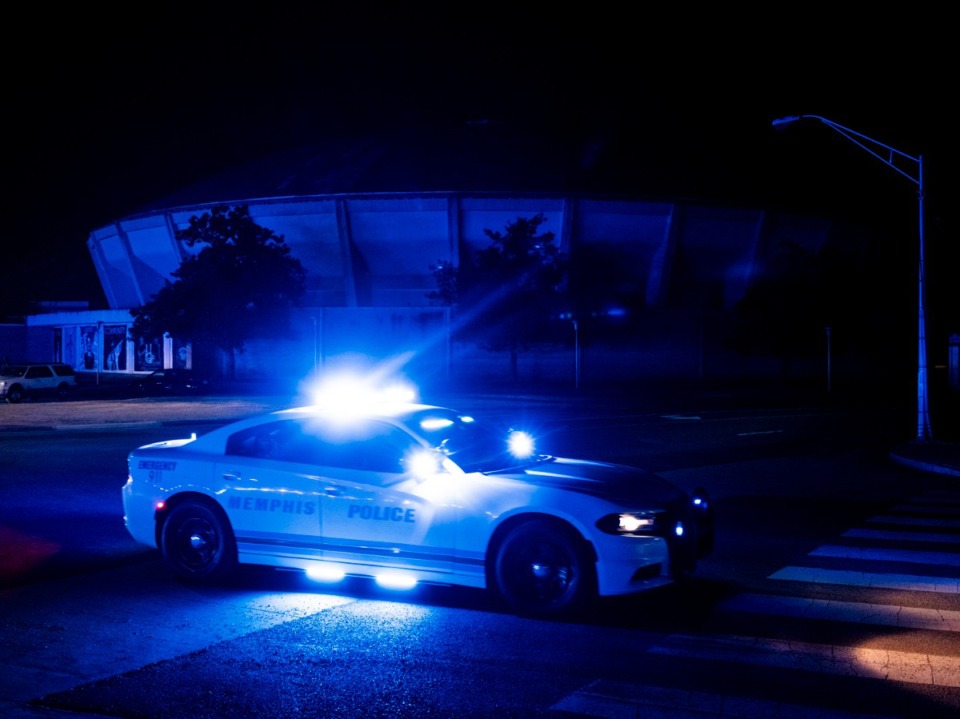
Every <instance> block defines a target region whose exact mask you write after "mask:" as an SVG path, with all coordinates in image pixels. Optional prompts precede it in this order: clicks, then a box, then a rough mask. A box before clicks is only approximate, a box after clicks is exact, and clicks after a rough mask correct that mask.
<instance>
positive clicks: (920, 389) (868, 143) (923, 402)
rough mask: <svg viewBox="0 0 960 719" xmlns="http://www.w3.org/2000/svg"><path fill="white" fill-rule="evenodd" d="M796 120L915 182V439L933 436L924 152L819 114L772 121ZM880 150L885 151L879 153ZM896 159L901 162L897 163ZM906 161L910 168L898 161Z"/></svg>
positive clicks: (931, 437)
mask: <svg viewBox="0 0 960 719" xmlns="http://www.w3.org/2000/svg"><path fill="white" fill-rule="evenodd" d="M798 120H817V121H819V122H822V123H823V124H824V125H826V126H827V127H829V128H830V129H831V130H833V131H835V132H837V133H839V134H840V135H843V137H845V138H846V139H848V140H850V142H852V143H854V144H855V145H857V146H858V147H860V148H862V149H864V150H866V151H867V152H869V153H870V154H871V155H873V156H874V157H876V158H877V159H878V160H880V161H881V162H882V163H883V164H885V165H886V166H887V167H890V168H892V169H893V170H895V171H896V172H898V173H899V174H901V175H903V176H904V177H906V178H907V179H908V180H910V181H911V182H912V183H913V184H915V185H916V186H917V198H918V200H919V212H920V253H919V254H920V270H919V280H918V291H919V303H918V313H919V315H918V323H917V353H918V354H917V439H918V440H921V441H924V442H927V441H930V440H931V439H933V430H932V428H931V427H930V411H929V389H928V386H927V339H926V319H925V317H924V299H923V298H924V289H923V275H924V266H923V258H924V251H923V156H922V155H917V156H916V157H913V156H911V155H908V154H906V153H905V152H901V151H900V150H897V149H895V148H893V147H890V146H889V145H885V144H883V143H882V142H879V141H877V140H874V139H873V138H870V137H867V136H866V135H863V134H861V133H859V132H855V131H854V130H851V129H850V128H847V127H844V126H843V125H838V124H837V123H835V122H833V121H832V120H828V119H827V118H825V117H820V116H819V115H791V116H789V117H781V118H777V119H776V120H774V121H773V123H772V124H773V126H774V127H782V126H783V125H789V124H790V123H793V122H797V121H798ZM881 150H883V151H885V152H883V153H881ZM898 162H899V163H900V164H898ZM901 164H903V165H906V166H907V168H909V170H907V169H904V168H903V167H901V166H900V165H901Z"/></svg>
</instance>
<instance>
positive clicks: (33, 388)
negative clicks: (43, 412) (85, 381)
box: [0, 362, 77, 404]
mask: <svg viewBox="0 0 960 719" xmlns="http://www.w3.org/2000/svg"><path fill="white" fill-rule="evenodd" d="M76 388H77V375H76V373H75V372H74V371H73V367H71V366H70V365H66V364H59V363H56V362H28V363H24V364H16V365H6V366H4V367H0V399H6V400H7V402H10V403H11V404H17V403H18V402H21V401H23V400H24V399H27V398H35V397H56V398H58V399H65V398H66V397H67V395H69V394H70V393H71V392H72V391H73V390H75V389H76Z"/></svg>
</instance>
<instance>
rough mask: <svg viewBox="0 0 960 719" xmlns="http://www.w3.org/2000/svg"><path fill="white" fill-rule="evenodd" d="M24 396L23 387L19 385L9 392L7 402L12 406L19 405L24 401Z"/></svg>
mask: <svg viewBox="0 0 960 719" xmlns="http://www.w3.org/2000/svg"><path fill="white" fill-rule="evenodd" d="M24 396H25V395H24V391H23V387H21V386H20V385H18V384H15V385H13V387H11V388H10V389H8V390H7V402H9V403H10V404H19V403H20V402H22V401H23V398H24Z"/></svg>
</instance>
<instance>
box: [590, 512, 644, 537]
mask: <svg viewBox="0 0 960 719" xmlns="http://www.w3.org/2000/svg"><path fill="white" fill-rule="evenodd" d="M656 527H657V515H656V514H654V513H652V512H621V513H620V514H608V515H607V516H606V517H603V518H602V519H600V520H599V521H598V522H597V529H599V530H600V531H601V532H605V533H606V534H619V535H622V536H627V537H637V536H646V535H650V534H653V533H654V530H656Z"/></svg>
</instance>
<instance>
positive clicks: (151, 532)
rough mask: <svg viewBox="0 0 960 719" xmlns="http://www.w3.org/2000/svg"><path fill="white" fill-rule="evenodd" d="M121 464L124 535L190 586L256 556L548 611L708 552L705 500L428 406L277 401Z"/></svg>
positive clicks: (677, 567)
mask: <svg viewBox="0 0 960 719" xmlns="http://www.w3.org/2000/svg"><path fill="white" fill-rule="evenodd" d="M128 469H129V477H128V479H127V482H126V484H125V485H124V487H123V507H124V522H125V525H126V528H127V530H128V531H129V533H130V534H131V535H132V536H133V538H134V539H135V540H137V541H138V542H140V543H143V544H145V545H149V546H152V547H156V548H158V549H159V550H160V552H161V554H162V556H163V557H164V559H165V560H166V562H168V563H169V565H170V566H171V567H172V569H173V571H174V572H176V574H177V575H179V576H180V577H181V578H183V579H186V580H197V581H200V580H217V579H220V578H222V577H224V576H226V575H227V574H228V573H229V572H230V571H231V570H233V569H234V568H235V567H236V566H237V565H238V564H258V565H268V566H273V567H283V568H296V569H300V570H304V571H305V572H306V573H307V576H310V577H314V578H316V579H325V580H335V579H338V578H343V577H345V576H362V577H371V578H374V579H376V580H377V581H378V582H380V583H388V584H389V583H394V584H397V583H401V584H402V583H405V582H406V583H409V584H410V585H412V584H414V583H416V582H434V583H443V584H450V585H462V586H468V587H478V588H483V587H487V588H491V589H494V590H496V591H497V592H498V593H499V595H500V597H502V598H503V600H505V603H506V605H507V607H509V608H510V609H511V610H512V611H514V612H516V613H518V614H524V615H530V616H543V617H556V616H560V615H565V614H569V613H571V612H574V611H576V610H578V609H581V608H583V607H584V606H585V605H586V604H587V603H588V602H590V601H591V600H592V599H593V598H594V597H596V596H598V595H600V596H604V595H623V594H628V593H633V592H640V591H643V590H647V589H650V588H652V587H657V586H661V585H663V584H666V583H669V582H670V581H672V580H673V579H674V578H676V577H678V576H681V575H684V574H686V573H688V572H690V571H691V570H692V569H693V568H694V566H695V564H696V562H697V560H698V559H699V558H701V557H703V556H704V555H705V554H707V553H708V552H709V551H710V549H711V548H712V545H713V511H712V508H711V507H710V505H709V503H708V501H707V497H706V495H705V493H703V492H700V491H698V492H695V493H694V494H692V495H690V494H688V493H686V492H684V491H681V490H680V489H679V488H677V487H675V486H673V485H672V484H670V483H669V482H667V481H666V480H665V479H663V478H661V477H659V476H657V475H654V474H651V473H649V472H646V471H644V470H641V469H638V468H633V467H627V466H621V465H614V464H607V463H601V462H594V461H584V460H579V459H568V458H563V457H555V456H548V455H543V454H538V453H537V452H536V450H535V448H534V447H533V444H532V441H531V439H530V437H528V436H527V435H525V434H524V433H522V432H518V431H508V432H504V433H496V432H493V431H490V430H488V429H487V428H485V427H483V426H482V424H481V423H480V422H476V421H473V419H471V417H469V416H467V415H465V414H461V413H459V412H457V411H454V410H452V409H447V408H442V407H435V406H429V405H424V404H416V403H407V402H404V403H386V404H383V403H381V404H377V405H375V406H370V407H365V408H364V409H363V410H362V411H360V410H356V411H346V412H345V411H343V410H342V409H338V410H331V409H329V408H325V407H323V406H320V405H317V406H307V407H300V408H295V409H287V410H281V411H277V412H273V413H270V414H266V415H263V416H259V417H255V418H250V419H245V420H241V421H238V422H235V423H233V424H229V425H227V426H224V427H221V428H219V429H216V430H213V431H211V432H209V433H207V434H205V435H203V436H200V437H195V436H194V437H191V438H190V439H179V440H172V441H165V442H158V443H155V444H149V445H146V446H143V447H140V448H138V449H136V450H134V451H133V452H131V453H130V455H129V458H128Z"/></svg>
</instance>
